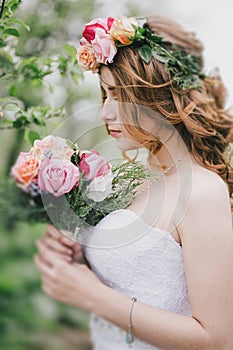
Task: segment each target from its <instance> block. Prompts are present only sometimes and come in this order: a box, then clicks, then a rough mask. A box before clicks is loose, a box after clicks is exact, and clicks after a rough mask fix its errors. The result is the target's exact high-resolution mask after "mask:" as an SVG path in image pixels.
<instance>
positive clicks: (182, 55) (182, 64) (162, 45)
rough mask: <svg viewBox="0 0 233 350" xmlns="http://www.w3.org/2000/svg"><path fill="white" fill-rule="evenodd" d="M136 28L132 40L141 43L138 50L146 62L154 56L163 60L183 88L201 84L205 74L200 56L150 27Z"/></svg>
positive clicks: (167, 69) (173, 78) (171, 74)
mask: <svg viewBox="0 0 233 350" xmlns="http://www.w3.org/2000/svg"><path fill="white" fill-rule="evenodd" d="M135 29H136V31H135V36H134V38H133V39H132V42H133V43H134V44H136V45H138V44H139V45H140V47H139V49H138V52H139V55H140V57H141V58H142V59H143V60H144V61H145V62H146V63H149V62H150V61H151V59H152V57H155V58H156V59H157V60H158V61H159V62H162V63H163V64H164V67H165V70H166V72H167V73H168V74H169V75H170V76H171V79H172V80H174V81H175V82H176V84H177V85H178V86H179V87H180V88H181V89H182V90H185V89H195V88H198V87H200V86H201V79H203V78H204V76H205V75H204V73H203V72H202V67H201V62H200V58H199V57H197V56H195V55H192V54H190V53H187V52H186V51H185V50H182V49H180V48H178V47H177V46H176V45H171V44H170V43H169V42H167V41H165V40H164V38H163V37H161V36H157V35H154V34H153V33H151V31H150V30H149V29H148V28H143V27H140V26H139V27H135ZM169 46H170V48H169Z"/></svg>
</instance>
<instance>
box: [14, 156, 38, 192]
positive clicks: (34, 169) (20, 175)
mask: <svg viewBox="0 0 233 350" xmlns="http://www.w3.org/2000/svg"><path fill="white" fill-rule="evenodd" d="M38 168H39V161H38V160H37V159H36V158H35V157H34V156H33V155H32V154H31V153H25V152H21V153H20V155H19V157H18V159H17V161H16V163H15V165H14V166H13V167H12V169H11V174H12V176H13V177H14V179H15V180H16V182H17V183H18V185H19V186H20V187H21V188H22V189H23V190H24V191H26V192H28V191H29V186H30V184H31V183H32V182H33V181H36V180H37V175H38Z"/></svg>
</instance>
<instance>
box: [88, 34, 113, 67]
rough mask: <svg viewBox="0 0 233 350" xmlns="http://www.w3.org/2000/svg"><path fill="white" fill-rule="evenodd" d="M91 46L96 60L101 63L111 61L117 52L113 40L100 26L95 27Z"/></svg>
mask: <svg viewBox="0 0 233 350" xmlns="http://www.w3.org/2000/svg"><path fill="white" fill-rule="evenodd" d="M92 48H93V51H94V53H95V57H96V60H97V62H99V63H102V64H108V63H112V62H113V58H114V56H115V55H116V53H117V48H116V45H115V42H114V40H113V39H112V37H111V36H110V35H109V34H106V33H105V31H104V30H103V29H101V28H97V29H96V33H95V39H94V40H93V41H92Z"/></svg>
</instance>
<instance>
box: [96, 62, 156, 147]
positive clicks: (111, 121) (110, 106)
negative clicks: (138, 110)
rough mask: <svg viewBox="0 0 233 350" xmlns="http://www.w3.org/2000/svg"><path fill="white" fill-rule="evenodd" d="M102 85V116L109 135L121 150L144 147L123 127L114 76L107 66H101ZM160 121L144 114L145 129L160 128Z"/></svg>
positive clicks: (151, 130) (152, 130)
mask: <svg viewBox="0 0 233 350" xmlns="http://www.w3.org/2000/svg"><path fill="white" fill-rule="evenodd" d="M100 80H101V87H102V89H103V92H104V104H103V106H102V111H101V118H102V120H103V122H104V123H105V124H106V126H107V129H108V132H109V135H110V136H112V137H114V138H115V139H116V145H117V147H118V148H119V149H120V150H121V151H127V150H133V149H138V148H140V147H142V145H141V144H139V143H138V142H137V140H136V139H134V138H133V136H131V135H129V133H127V131H126V130H125V129H124V127H123V123H122V120H121V117H120V113H119V102H118V100H117V94H116V89H115V88H114V86H115V80H114V77H113V75H112V73H111V71H110V69H109V68H107V67H102V68H101V73H100ZM157 124H158V123H156V121H155V120H153V119H151V118H148V117H146V116H143V129H144V130H147V131H148V132H154V130H156V129H158V125H157Z"/></svg>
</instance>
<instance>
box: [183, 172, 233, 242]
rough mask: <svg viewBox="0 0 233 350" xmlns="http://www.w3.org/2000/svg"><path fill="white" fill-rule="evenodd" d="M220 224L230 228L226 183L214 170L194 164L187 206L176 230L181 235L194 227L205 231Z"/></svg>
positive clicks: (228, 197) (228, 198)
mask: <svg viewBox="0 0 233 350" xmlns="http://www.w3.org/2000/svg"><path fill="white" fill-rule="evenodd" d="M216 224H218V226H219V225H220V224H221V225H222V227H225V229H226V228H227V227H228V229H227V230H230V225H232V214H231V205H230V196H229V191H228V185H227V184H226V183H225V182H224V181H223V179H222V178H221V177H220V176H219V175H218V174H216V173H215V172H213V171H211V170H208V169H206V168H204V167H201V166H198V165H195V166H194V167H193V174H192V191H191V195H190V201H189V205H188V208H187V210H186V212H185V214H184V215H183V218H182V220H181V221H180V223H179V225H178V227H177V231H178V233H179V236H180V238H181V240H182V235H185V234H186V232H191V231H193V230H194V228H195V229H196V230H195V231H197V230H202V229H204V228H205V232H206V231H207V230H208V229H211V228H213V227H214V225H216Z"/></svg>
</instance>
